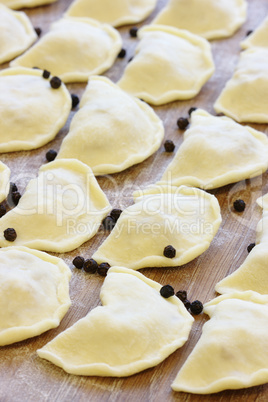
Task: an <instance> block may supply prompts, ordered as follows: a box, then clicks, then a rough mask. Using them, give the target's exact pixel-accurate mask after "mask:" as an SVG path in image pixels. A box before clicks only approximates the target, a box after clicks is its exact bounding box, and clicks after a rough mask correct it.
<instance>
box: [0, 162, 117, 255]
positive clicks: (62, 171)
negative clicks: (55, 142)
mask: <svg viewBox="0 0 268 402" xmlns="http://www.w3.org/2000/svg"><path fill="white" fill-rule="evenodd" d="M110 209H111V207H110V204H109V202H108V200H107V198H106V196H105V194H104V193H103V192H102V190H101V189H100V187H99V185H98V183H97V181H96V179H95V177H94V175H93V173H92V171H91V169H90V168H89V167H88V166H86V165H85V164H83V163H82V162H79V161H78V160H75V159H59V160H56V161H54V162H51V163H48V164H46V165H43V166H42V167H41V168H40V170H39V175H38V177H37V178H36V179H32V180H31V181H30V182H29V184H28V186H27V188H26V190H25V193H24V194H23V196H22V197H21V199H20V201H19V204H18V205H17V206H16V207H15V208H14V209H12V210H11V211H9V212H8V213H7V214H6V215H4V216H3V217H2V218H1V219H0V247H7V246H12V245H14V246H17V245H19V246H20V245H23V246H27V247H30V248H35V249H38V250H46V251H54V252H58V253H64V252H67V251H71V250H74V249H75V248H77V247H79V246H80V245H81V244H83V243H84V242H85V241H87V240H89V239H90V238H91V237H93V236H94V235H95V233H96V232H97V230H98V228H99V226H100V224H101V222H102V220H103V218H104V217H105V216H106V215H107V213H108V212H109V211H110ZM7 228H14V229H15V230H16V233H17V238H16V240H15V241H14V242H12V243H11V242H9V241H7V240H5V238H4V235H3V231H4V230H5V229H7Z"/></svg>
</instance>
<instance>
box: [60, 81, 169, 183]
mask: <svg viewBox="0 0 268 402" xmlns="http://www.w3.org/2000/svg"><path fill="white" fill-rule="evenodd" d="M163 137H164V127H163V123H162V121H161V120H160V119H159V117H158V116H157V115H156V114H155V112H154V111H153V109H152V108H151V107H150V106H148V105H147V104H146V103H145V102H142V101H141V100H139V99H137V98H134V97H132V96H130V95H128V94H127V93H126V92H124V91H122V90H121V89H120V88H119V87H118V86H117V85H115V84H113V83H112V82H111V81H110V80H109V79H108V78H105V77H98V76H94V77H91V78H90V80H89V83H88V86H87V88H86V91H85V92H84V94H83V97H82V99H81V102H80V110H79V111H78V112H77V113H76V114H75V116H74V118H73V120H72V122H71V126H70V132H69V134H68V135H67V136H66V137H65V138H64V140H63V142H62V145H61V148H60V151H59V153H58V158H76V159H79V160H80V161H81V162H84V163H86V164H87V165H88V166H90V167H91V169H92V171H93V173H94V174H95V175H100V174H109V173H115V172H120V171H122V170H124V169H127V168H128V167H130V166H132V165H134V164H136V163H139V162H142V161H143V160H144V159H146V158H148V157H149V156H150V155H152V154H153V153H154V152H155V151H157V149H158V148H159V147H160V145H161V142H162V140H163Z"/></svg>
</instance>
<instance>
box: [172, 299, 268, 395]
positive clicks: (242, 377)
mask: <svg viewBox="0 0 268 402" xmlns="http://www.w3.org/2000/svg"><path fill="white" fill-rule="evenodd" d="M204 312H205V313H206V314H208V315H209V316H210V320H209V321H208V322H206V323H205V324H204V326H203V331H202V335H201V338H200V340H199V341H198V343H197V345H196V346H195V348H194V349H193V351H192V353H191V354H190V356H189V357H188V359H187V360H186V362H185V364H184V365H183V366H182V368H181V370H180V371H179V373H178V375H177V377H176V378H175V381H174V382H173V384H172V388H173V390H174V391H184V392H191V393H194V394H210V393H214V392H219V391H222V390H225V389H239V388H247V387H252V386H255V385H260V384H264V383H266V382H267V381H268V348H267V344H268V332H267V328H268V296H261V295H259V294H258V293H255V292H252V291H248V292H237V293H233V294H230V295H224V296H220V297H217V298H216V299H214V300H212V301H211V302H209V303H206V305H205V308H204Z"/></svg>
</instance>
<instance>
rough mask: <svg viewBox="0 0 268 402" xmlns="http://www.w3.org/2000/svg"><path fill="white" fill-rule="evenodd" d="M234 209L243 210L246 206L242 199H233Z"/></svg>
mask: <svg viewBox="0 0 268 402" xmlns="http://www.w3.org/2000/svg"><path fill="white" fill-rule="evenodd" d="M233 206H234V209H235V210H236V211H237V212H243V211H244V209H245V208H246V203H245V201H243V200H240V199H239V200H235V202H234V203H233Z"/></svg>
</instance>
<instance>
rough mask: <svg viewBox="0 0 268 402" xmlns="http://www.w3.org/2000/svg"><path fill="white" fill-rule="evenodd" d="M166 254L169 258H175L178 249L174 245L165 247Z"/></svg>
mask: <svg viewBox="0 0 268 402" xmlns="http://www.w3.org/2000/svg"><path fill="white" fill-rule="evenodd" d="M163 254H164V256H165V257H167V258H174V257H175V255H176V250H175V248H174V247H173V246H171V245H169V246H166V247H165V248H164V253H163Z"/></svg>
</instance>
